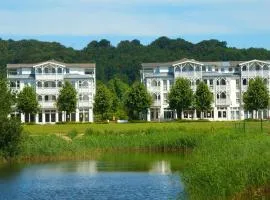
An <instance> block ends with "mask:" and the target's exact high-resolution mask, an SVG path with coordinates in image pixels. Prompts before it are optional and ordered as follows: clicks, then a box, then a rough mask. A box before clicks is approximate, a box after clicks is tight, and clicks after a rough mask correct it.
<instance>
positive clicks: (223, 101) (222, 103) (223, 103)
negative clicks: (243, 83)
mask: <svg viewBox="0 0 270 200" xmlns="http://www.w3.org/2000/svg"><path fill="white" fill-rule="evenodd" d="M230 104H231V101H230V100H229V99H217V100H216V105H217V106H229V105H230Z"/></svg>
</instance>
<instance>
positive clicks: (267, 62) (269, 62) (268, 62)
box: [239, 59, 270, 66]
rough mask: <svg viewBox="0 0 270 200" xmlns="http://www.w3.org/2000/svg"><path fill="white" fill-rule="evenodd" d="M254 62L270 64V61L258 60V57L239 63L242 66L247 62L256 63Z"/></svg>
mask: <svg viewBox="0 0 270 200" xmlns="http://www.w3.org/2000/svg"><path fill="white" fill-rule="evenodd" d="M254 62H259V63H264V64H268V65H270V61H262V60H256V59H254V60H250V61H246V62H242V63H240V64H239V65H241V66H242V65H246V64H249V63H254Z"/></svg>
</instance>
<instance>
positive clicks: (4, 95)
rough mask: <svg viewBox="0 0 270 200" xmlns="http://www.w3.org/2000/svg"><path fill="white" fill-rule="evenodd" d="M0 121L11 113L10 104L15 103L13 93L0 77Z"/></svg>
mask: <svg viewBox="0 0 270 200" xmlns="http://www.w3.org/2000/svg"><path fill="white" fill-rule="evenodd" d="M0 94H1V95H0V121H1V119H6V118H7V116H8V114H10V113H11V106H12V105H13V104H14V103H15V98H14V95H13V94H12V93H11V91H10V90H9V89H8V86H7V82H6V80H4V79H1V78H0Z"/></svg>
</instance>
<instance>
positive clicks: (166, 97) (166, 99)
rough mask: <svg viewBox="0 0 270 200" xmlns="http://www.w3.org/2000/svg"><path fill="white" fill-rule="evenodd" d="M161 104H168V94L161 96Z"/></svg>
mask: <svg viewBox="0 0 270 200" xmlns="http://www.w3.org/2000/svg"><path fill="white" fill-rule="evenodd" d="M163 102H164V103H168V93H164V94H163Z"/></svg>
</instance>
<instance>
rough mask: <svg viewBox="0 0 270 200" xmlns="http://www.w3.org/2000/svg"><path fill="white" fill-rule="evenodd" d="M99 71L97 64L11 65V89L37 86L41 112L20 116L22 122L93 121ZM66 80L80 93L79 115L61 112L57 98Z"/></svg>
mask: <svg viewBox="0 0 270 200" xmlns="http://www.w3.org/2000/svg"><path fill="white" fill-rule="evenodd" d="M95 77H96V71H95V64H93V63H84V64H81V63H62V62H57V61H55V60H49V61H46V62H41V63H35V64H33V63H32V64H8V65H7V78H8V80H9V83H10V88H11V89H12V90H13V91H14V92H16V93H18V92H20V91H21V90H22V89H23V88H24V87H25V86H26V85H29V86H32V87H34V89H35V91H36V94H37V100H38V103H39V105H40V112H39V113H38V114H36V115H27V116H25V115H24V114H23V113H18V112H17V111H16V110H14V112H13V113H12V115H17V116H18V117H20V119H21V121H22V122H36V123H40V124H44V123H55V122H65V121H76V122H93V100H94V95H95V91H96V78H95ZM64 81H70V82H71V83H72V85H73V86H74V88H75V89H76V91H77V94H78V96H77V99H78V101H77V108H76V112H74V113H71V114H70V115H69V114H67V113H65V112H60V111H58V110H57V107H56V99H57V97H58V95H59V91H60V89H61V88H62V86H63V84H64Z"/></svg>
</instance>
